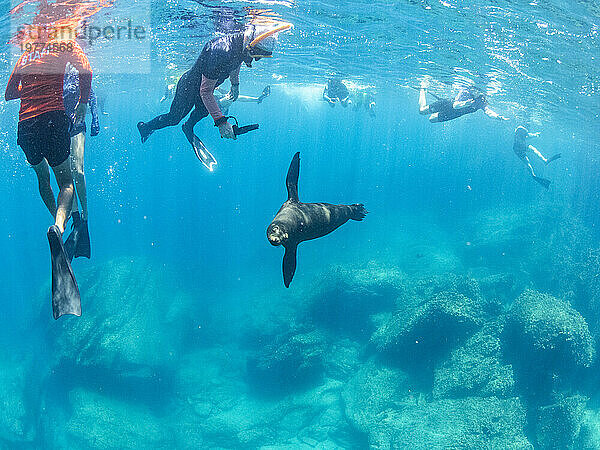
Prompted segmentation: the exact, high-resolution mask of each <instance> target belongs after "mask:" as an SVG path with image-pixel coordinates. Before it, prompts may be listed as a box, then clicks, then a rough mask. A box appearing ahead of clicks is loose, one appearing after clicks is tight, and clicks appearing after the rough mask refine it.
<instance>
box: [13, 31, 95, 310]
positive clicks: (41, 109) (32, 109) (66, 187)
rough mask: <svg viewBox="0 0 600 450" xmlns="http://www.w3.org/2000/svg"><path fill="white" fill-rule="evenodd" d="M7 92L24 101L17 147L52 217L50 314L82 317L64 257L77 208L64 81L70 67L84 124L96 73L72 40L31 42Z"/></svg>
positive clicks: (77, 111) (78, 115) (77, 110)
mask: <svg viewBox="0 0 600 450" xmlns="http://www.w3.org/2000/svg"><path fill="white" fill-rule="evenodd" d="M25 48H26V51H25V53H23V55H21V57H20V58H19V60H18V61H17V64H16V65H15V68H14V69H13V72H12V75H11V76H10V79H9V80H8V85H7V86H6V92H5V98H6V100H7V101H8V100H16V99H20V100H21V109H20V111H19V125H18V131H17V144H18V145H19V146H20V147H21V149H22V150H23V152H24V153H25V156H26V158H27V161H28V162H29V164H31V166H32V167H33V169H34V170H35V173H36V175H37V178H38V187H39V191H40V195H41V197H42V200H43V201H44V203H45V205H46V207H47V208H48V211H50V214H52V216H53V217H54V225H52V226H51V227H50V228H49V229H48V242H49V243H50V251H51V253H52V308H53V313H54V318H55V319H58V317H60V316H61V315H63V314H75V315H81V303H80V298H79V289H78V287H77V282H76V281H75V276H74V274H73V270H72V269H71V264H70V263H69V260H68V258H67V256H66V253H65V250H64V246H63V240H62V233H63V232H64V230H65V222H66V221H67V219H68V218H69V215H70V212H71V205H72V203H73V194H74V189H73V176H72V173H71V163H70V160H69V155H70V148H71V137H70V134H69V128H70V126H71V119H70V118H69V117H67V114H66V113H65V108H64V105H63V81H64V75H65V69H66V66H67V63H71V65H72V66H74V67H75V68H76V69H77V70H78V71H79V81H80V98H79V103H78V105H77V107H76V108H75V113H74V122H75V123H79V122H81V121H82V120H83V119H84V117H85V113H86V108H87V103H88V100H89V95H90V89H91V82H92V71H91V68H90V65H89V62H88V60H87V58H86V57H85V54H84V53H83V50H82V49H81V47H80V46H79V45H78V44H77V43H76V42H75V41H73V40H58V39H51V40H47V41H46V42H30V43H27V44H26V45H25ZM48 166H50V167H52V170H53V172H54V176H55V177H56V182H57V184H58V188H59V193H58V198H57V200H55V198H54V193H53V192H52V187H51V185H50V171H49V167H48Z"/></svg>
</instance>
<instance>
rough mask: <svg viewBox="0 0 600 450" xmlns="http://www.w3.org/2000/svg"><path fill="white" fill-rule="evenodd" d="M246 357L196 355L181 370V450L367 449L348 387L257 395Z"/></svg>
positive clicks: (177, 418)
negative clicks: (349, 416) (348, 404)
mask: <svg viewBox="0 0 600 450" xmlns="http://www.w3.org/2000/svg"><path fill="white" fill-rule="evenodd" d="M244 363H245V353H244V352H240V351H239V350H236V349H235V348H227V347H225V348H223V347H220V348H215V349H212V350H210V351H208V350H206V351H202V352H196V353H194V354H193V355H189V357H186V358H184V359H183V360H182V365H181V366H180V368H179V370H178V371H177V374H178V375H177V377H178V381H177V382H176V385H177V396H178V398H179V399H180V402H179V403H178V407H177V408H175V409H174V410H175V411H176V413H174V414H173V416H172V418H171V419H170V420H171V423H172V427H173V428H174V429H175V430H176V436H177V445H176V446H174V447H175V448H181V449H197V448H269V447H270V446H272V447H273V448H308V446H312V447H316V448H365V446H364V445H362V443H361V442H362V441H360V438H361V436H360V435H359V434H358V433H357V432H355V430H353V428H352V427H351V426H350V425H349V424H348V423H347V421H346V420H345V417H344V414H343V407H342V402H341V390H342V386H343V385H342V383H340V382H339V381H335V380H325V382H324V383H323V384H321V385H318V386H316V387H314V388H308V389H306V390H303V391H301V392H295V393H292V394H290V395H286V396H280V397H276V398H274V397H272V396H264V395H260V396H257V395H254V394H253V393H252V392H251V391H252V389H249V386H248V385H247V384H246V383H244V382H243V381H242V380H243V379H242V378H241V376H240V372H241V371H243V366H244Z"/></svg>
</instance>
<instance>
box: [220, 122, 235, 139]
mask: <svg viewBox="0 0 600 450" xmlns="http://www.w3.org/2000/svg"><path fill="white" fill-rule="evenodd" d="M219 133H221V137H222V138H225V139H234V140H235V139H237V136H236V135H235V133H234V132H233V127H232V126H231V124H230V123H229V122H223V123H222V124H221V125H219Z"/></svg>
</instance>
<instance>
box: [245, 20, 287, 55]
mask: <svg viewBox="0 0 600 450" xmlns="http://www.w3.org/2000/svg"><path fill="white" fill-rule="evenodd" d="M253 27H254V30H253V31H252V35H251V36H252V41H250V43H249V44H248V45H247V46H246V52H247V53H248V56H249V57H250V58H254V59H255V60H259V59H260V58H272V57H273V49H274V48H275V44H276V43H277V34H278V33H280V32H282V31H285V30H289V29H290V28H292V24H290V23H285V24H282V25H278V26H276V27H275V28H272V29H270V30H266V31H263V32H262V33H260V34H258V35H257V31H258V30H257V27H256V25H253ZM265 28H266V27H265Z"/></svg>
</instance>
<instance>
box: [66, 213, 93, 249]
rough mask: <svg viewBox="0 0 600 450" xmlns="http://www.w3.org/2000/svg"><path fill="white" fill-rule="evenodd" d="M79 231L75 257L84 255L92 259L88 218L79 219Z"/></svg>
mask: <svg viewBox="0 0 600 450" xmlns="http://www.w3.org/2000/svg"><path fill="white" fill-rule="evenodd" d="M73 231H75V230H73ZM77 232H78V235H77V243H76V245H75V258H79V257H82V256H83V257H85V258H87V259H90V258H91V256H92V249H91V245H90V232H89V230H88V223H87V220H83V219H82V220H80V221H79V224H78V225H77ZM65 250H66V249H65Z"/></svg>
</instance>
